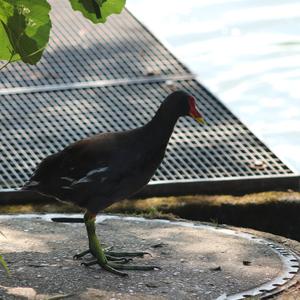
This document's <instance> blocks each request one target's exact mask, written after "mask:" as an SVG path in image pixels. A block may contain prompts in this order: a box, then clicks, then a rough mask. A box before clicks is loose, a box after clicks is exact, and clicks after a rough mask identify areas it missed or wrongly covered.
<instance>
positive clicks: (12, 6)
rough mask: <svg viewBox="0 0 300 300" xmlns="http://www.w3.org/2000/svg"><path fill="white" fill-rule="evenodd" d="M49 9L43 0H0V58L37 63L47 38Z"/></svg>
mask: <svg viewBox="0 0 300 300" xmlns="http://www.w3.org/2000/svg"><path fill="white" fill-rule="evenodd" d="M49 11H50V5H49V4H48V3H47V1H46V0H1V1H0V21H1V22H0V23H1V24H0V41H1V45H0V60H11V61H16V60H20V59H21V60H22V61H23V62H25V63H29V64H36V63H37V62H38V61H39V60H40V58H41V56H42V54H43V51H44V49H45V47H46V45H47V43H48V40H49V33H50V29H51V21H50V18H49Z"/></svg>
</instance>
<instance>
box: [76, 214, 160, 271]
mask: <svg viewBox="0 0 300 300" xmlns="http://www.w3.org/2000/svg"><path fill="white" fill-rule="evenodd" d="M95 219H96V215H94V214H91V213H90V212H86V213H85V215H84V223H85V226H86V230H87V234H88V239H89V250H87V251H84V252H82V253H80V254H77V255H75V256H74V258H75V259H78V258H80V257H83V256H84V255H86V254H88V253H91V254H92V255H93V256H94V257H95V259H96V260H95V261H92V262H88V263H83V264H84V265H86V266H90V265H93V264H99V265H100V266H101V267H102V268H103V269H105V270H107V271H109V272H112V273H114V274H117V275H121V276H126V275H127V274H126V273H123V272H120V271H119V270H143V271H148V270H154V269H155V268H157V267H156V266H139V265H124V263H127V262H129V261H130V260H131V259H126V258H124V257H122V256H123V255H125V256H126V255H127V256H142V255H143V254H146V252H133V253H130V252H123V253H122V252H112V251H107V254H106V253H105V251H104V250H103V248H102V247H101V245H100V242H99V240H98V238H97V235H96V227H95ZM109 260H110V261H109Z"/></svg>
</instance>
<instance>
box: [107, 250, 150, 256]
mask: <svg viewBox="0 0 300 300" xmlns="http://www.w3.org/2000/svg"><path fill="white" fill-rule="evenodd" d="M105 255H109V256H114V257H144V256H145V255H150V256H152V254H151V253H150V252H146V251H135V252H129V251H120V252H119V251H105Z"/></svg>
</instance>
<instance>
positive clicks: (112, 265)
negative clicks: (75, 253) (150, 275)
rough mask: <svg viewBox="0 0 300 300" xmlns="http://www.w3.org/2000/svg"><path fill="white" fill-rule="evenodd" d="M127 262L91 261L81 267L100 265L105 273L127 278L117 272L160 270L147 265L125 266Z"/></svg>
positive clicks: (125, 274)
mask: <svg viewBox="0 0 300 300" xmlns="http://www.w3.org/2000/svg"><path fill="white" fill-rule="evenodd" d="M126 263H127V261H121V260H119V261H118V262H115V261H114V262H109V261H108V262H106V263H103V262H99V261H98V260H93V261H89V262H82V263H81V265H83V266H85V267H89V266H93V265H97V264H98V265H100V266H101V267H102V268H103V269H105V270H106V271H109V272H111V273H114V274H117V275H121V276H128V274H127V273H124V272H120V271H119V270H126V271H129V270H138V271H152V270H160V267H157V266H147V265H125V264H126Z"/></svg>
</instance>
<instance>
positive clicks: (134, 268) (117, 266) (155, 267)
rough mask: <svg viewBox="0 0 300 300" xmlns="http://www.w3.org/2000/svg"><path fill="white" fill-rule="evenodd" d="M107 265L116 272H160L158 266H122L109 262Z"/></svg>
mask: <svg viewBox="0 0 300 300" xmlns="http://www.w3.org/2000/svg"><path fill="white" fill-rule="evenodd" d="M108 265H110V266H111V267H112V268H114V269H117V270H127V271H129V270H137V271H152V270H160V269H161V268H160V267H158V266H152V265H149V266H147V265H124V264H119V263H114V262H109V263H108Z"/></svg>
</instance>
